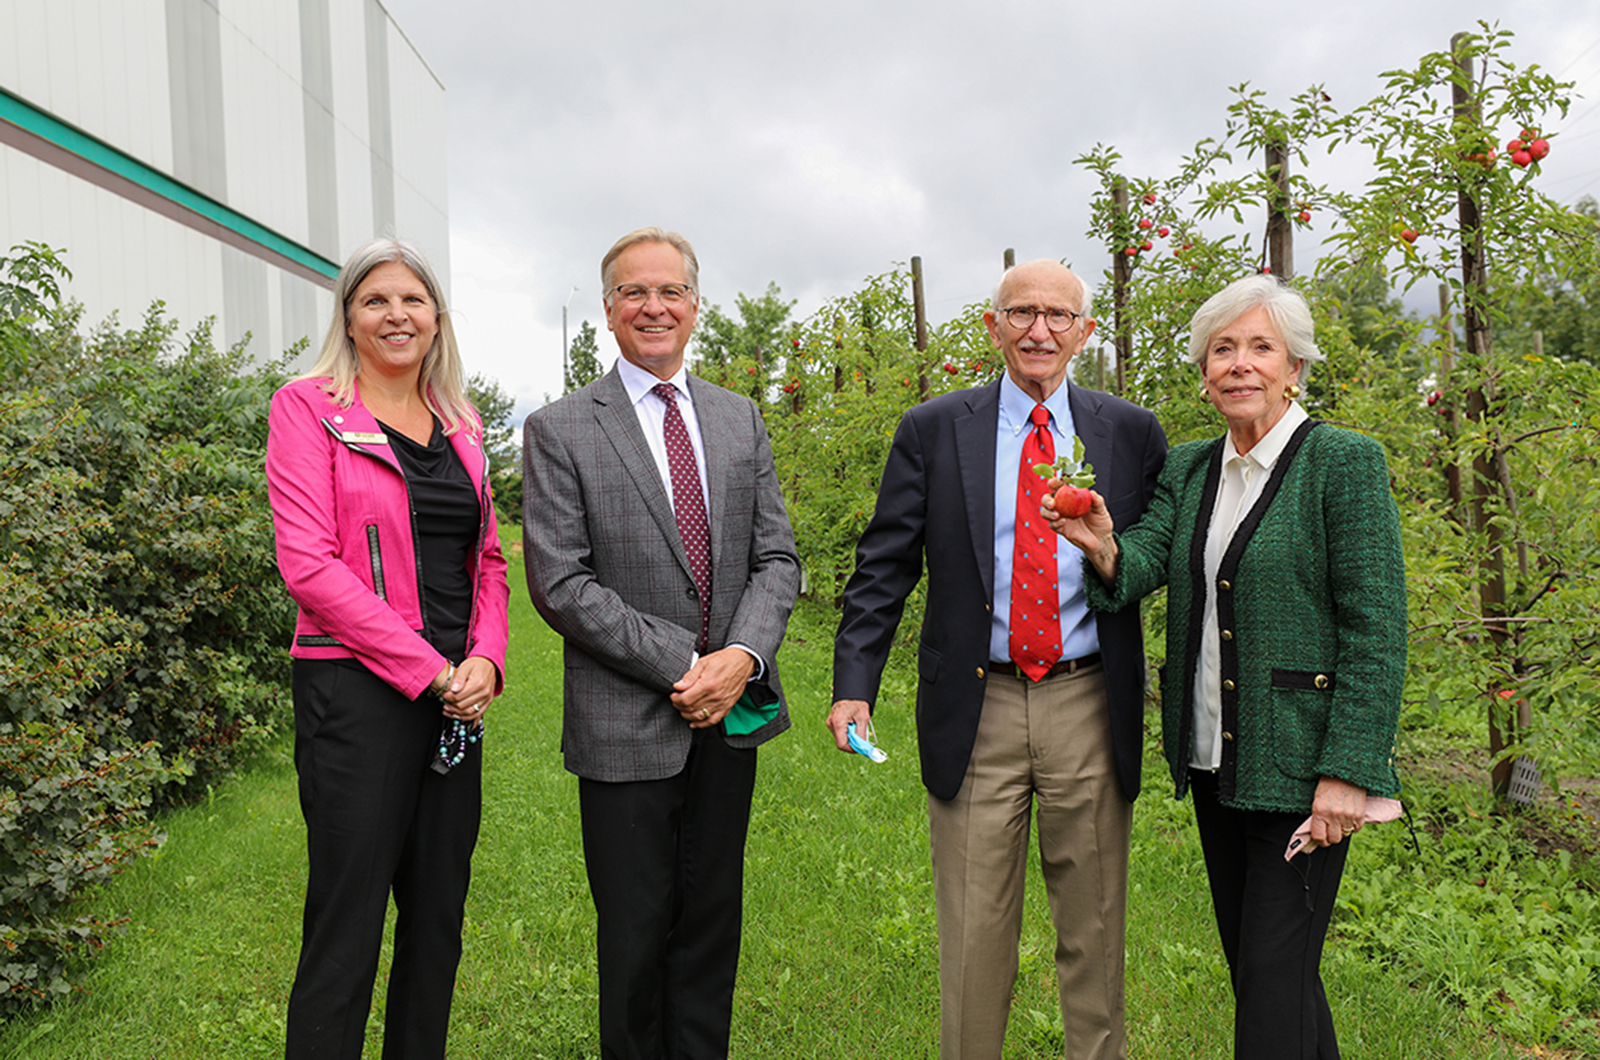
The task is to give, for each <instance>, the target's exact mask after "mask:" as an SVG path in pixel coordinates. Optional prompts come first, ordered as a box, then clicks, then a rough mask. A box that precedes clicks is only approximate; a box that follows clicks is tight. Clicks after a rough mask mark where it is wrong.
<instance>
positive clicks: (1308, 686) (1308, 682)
mask: <svg viewBox="0 0 1600 1060" xmlns="http://www.w3.org/2000/svg"><path fill="white" fill-rule="evenodd" d="M1334 683H1335V681H1334V675H1333V674H1332V673H1330V672H1328V671H1326V670H1285V669H1280V668H1278V667H1273V669H1272V691H1271V697H1272V727H1273V734H1272V743H1273V753H1274V756H1275V758H1276V759H1277V763H1278V770H1279V772H1281V773H1283V774H1285V775H1286V776H1291V777H1296V778H1299V779H1302V780H1309V779H1312V778H1313V777H1315V775H1316V773H1317V760H1318V759H1319V758H1320V757H1321V756H1322V746H1323V744H1324V742H1325V741H1326V738H1327V734H1328V715H1329V713H1330V712H1331V711H1332V709H1333V687H1334Z"/></svg>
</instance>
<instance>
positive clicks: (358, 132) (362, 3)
mask: <svg viewBox="0 0 1600 1060" xmlns="http://www.w3.org/2000/svg"><path fill="white" fill-rule="evenodd" d="M0 90H3V92H4V94H5V95H6V96H8V97H10V98H9V99H3V98H0V105H4V106H9V107H10V108H11V112H12V113H13V115H15V114H16V113H17V112H19V111H20V112H21V113H22V114H23V115H24V116H25V117H34V118H38V117H39V116H43V118H42V119H40V121H43V122H44V123H46V124H48V121H49V120H50V119H53V120H54V121H56V122H60V123H62V124H64V125H65V126H68V127H70V129H71V130H75V131H76V132H80V133H83V134H86V135H87V136H88V137H90V138H92V139H93V140H95V141H99V145H105V146H107V147H109V148H111V149H113V152H112V153H120V155H121V156H124V157H125V158H126V159H127V160H129V161H130V164H128V165H123V164H120V163H119V162H118V161H117V160H116V159H113V163H112V168H113V169H119V170H121V171H123V172H127V171H130V170H137V169H138V168H139V166H140V165H141V164H142V166H145V167H149V169H150V170H153V171H155V172H156V173H157V174H160V175H165V176H166V177H170V178H172V180H175V181H176V182H177V184H178V185H181V186H182V189H187V190H189V191H192V192H198V193H199V194H200V195H201V196H203V197H204V199H205V200H207V201H208V203H214V204H217V205H218V206H220V207H221V208H222V209H221V210H218V211H213V214H214V215H215V216H214V217H213V218H212V220H210V221H206V220H205V219H204V218H198V215H191V213H190V212H187V211H185V210H183V209H176V210H174V209H171V208H168V207H167V206H166V204H165V203H163V202H157V203H155V205H156V206H158V207H161V208H160V209H152V208H151V194H152V193H150V192H148V191H146V190H141V189H132V191H131V192H130V187H129V186H127V182H125V181H123V182H119V181H117V180H105V179H100V178H101V177H103V175H104V172H105V170H104V164H103V162H102V165H100V166H96V165H95V164H93V163H86V162H83V161H82V159H81V158H80V157H77V156H73V155H70V154H69V156H68V157H66V158H65V160H64V161H63V158H62V157H61V156H62V152H60V151H59V150H55V151H51V150H41V149H40V145H39V144H38V143H36V142H34V141H33V140H32V139H30V136H29V135H28V134H26V133H21V134H19V133H17V132H16V129H15V128H14V127H12V126H11V125H8V124H7V123H5V122H4V121H3V118H4V113H5V112H4V111H0V254H3V253H6V252H7V248H9V247H11V246H12V245H14V244H16V243H20V242H22V241H23V240H36V241H39V242H43V243H48V244H49V245H51V246H54V247H58V248H64V249H65V250H66V260H67V263H68V265H69V266H70V267H71V269H72V271H73V277H74V278H73V281H72V283H71V285H70V286H69V292H70V294H71V296H72V297H74V298H76V299H77V300H79V301H80V302H82V303H83V304H84V306H85V308H86V309H87V311H88V316H89V319H90V320H92V321H97V320H100V319H103V318H104V317H106V316H107V315H109V314H111V313H116V314H118V315H119V317H120V318H121V320H122V322H123V324H124V325H129V324H132V323H134V322H136V321H137V320H138V319H140V318H141V317H142V316H143V315H144V313H145V312H146V310H147V309H148V307H149V306H150V304H151V303H152V302H154V301H156V300H158V299H159V300H162V301H164V302H165V303H166V305H167V309H168V312H169V313H170V314H171V315H173V316H174V317H176V318H177V319H178V320H179V321H180V322H181V323H182V325H183V326H184V328H185V329H187V328H189V327H192V326H193V325H194V324H195V323H196V322H197V321H199V320H201V319H202V318H204V317H208V316H213V317H216V318H217V327H216V334H217V337H218V338H219V339H222V340H224V341H227V342H229V343H231V342H235V341H238V340H239V339H240V338H242V337H243V336H244V335H245V333H246V332H249V333H251V334H252V335H253V339H252V341H251V345H250V349H251V352H252V353H253V354H254V355H256V356H257V357H269V356H276V355H277V354H279V353H280V352H282V350H284V349H285V348H287V347H288V346H289V345H290V344H291V343H293V342H294V341H295V340H296V339H298V338H300V337H302V336H305V337H309V338H310V339H311V341H312V343H316V342H318V341H320V339H321V333H322V329H323V328H324V327H325V326H326V323H327V319H328V316H329V314H330V313H331V312H332V308H333V307H332V298H331V295H330V294H329V293H328V291H327V290H326V286H327V284H329V283H330V282H331V281H330V280H329V279H328V278H327V275H328V274H329V273H330V272H331V271H334V270H335V269H336V267H337V265H338V264H339V263H341V262H342V261H343V259H344V257H345V256H346V255H347V254H349V252H350V251H351V250H353V249H354V248H355V247H356V246H358V245H359V244H360V243H362V242H364V241H366V240H367V239H370V238H371V237H372V236H373V235H375V234H391V235H398V236H400V237H401V238H404V239H409V240H411V241H412V242H414V243H416V244H418V245H419V246H420V247H421V248H422V250H423V251H424V253H426V254H427V255H428V257H429V258H430V260H431V261H432V262H433V264H434V267H435V269H436V270H437V271H438V273H439V275H440V277H441V282H443V283H445V284H446V286H447V287H448V284H449V226H448V211H447V183H446V166H445V134H444V90H443V86H441V85H440V84H439V82H438V80H437V79H436V78H435V77H434V76H433V74H432V72H431V71H430V70H429V69H428V67H427V64H426V63H425V62H424V60H423V59H422V57H421V56H420V55H419V54H418V53H417V51H416V49H415V48H414V47H413V46H412V44H411V43H410V41H409V40H407V38H406V37H405V35H404V33H403V32H401V30H400V29H399V27H397V26H396V25H395V24H394V21H393V19H391V18H390V17H389V15H388V13H387V11H385V10H384V8H383V7H382V5H381V3H380V2H379V0H0ZM19 120H20V119H19ZM38 124H39V121H36V122H35V125H38ZM7 133H10V134H11V135H9V136H7V135H5V134H7ZM99 145H96V144H90V145H89V146H90V147H91V148H96V149H98V147H99ZM68 150H69V152H70V151H72V150H75V149H73V148H69V149H68ZM80 153H82V152H81V151H80ZM89 153H91V154H92V153H93V152H92V151H91V152H89ZM83 174H87V176H85V175H83ZM135 179H137V176H135ZM182 189H180V190H182ZM157 194H159V193H157ZM203 205H205V204H203ZM217 217H220V218H221V220H220V222H218V221H217V220H216V218H217ZM175 218H176V219H175ZM197 219H198V220H199V221H200V222H203V223H196V221H197ZM230 219H231V220H230ZM219 224H220V227H219ZM253 226H260V228H261V229H265V230H266V232H265V233H262V232H260V231H259V230H258V229H255V228H254V227H253ZM224 229H226V231H223V230H224ZM219 234H220V235H221V236H222V237H223V238H219ZM285 250H287V252H288V253H289V254H290V255H291V256H292V257H293V258H294V259H295V260H292V261H291V260H289V259H288V258H286V257H285V256H284V251H285Z"/></svg>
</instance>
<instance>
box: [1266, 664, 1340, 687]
mask: <svg viewBox="0 0 1600 1060" xmlns="http://www.w3.org/2000/svg"><path fill="white" fill-rule="evenodd" d="M1272 687H1273V688H1295V689H1301V690H1306V691H1314V692H1332V691H1333V675H1332V674H1330V673H1327V672H1325V671H1322V670H1280V669H1279V668H1278V667H1276V666H1274V667H1273V668H1272Z"/></svg>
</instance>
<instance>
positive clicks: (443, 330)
mask: <svg viewBox="0 0 1600 1060" xmlns="http://www.w3.org/2000/svg"><path fill="white" fill-rule="evenodd" d="M391 261H394V262H399V263H400V264H402V265H404V266H405V267H406V268H408V269H410V270H411V271H412V273H413V274H415V276H416V277H417V279H419V280H421V281H422V285H423V286H424V287H426V288H427V289H428V297H429V298H431V299H432V300H433V309H434V315H435V316H436V317H437V318H438V324H439V332H438V334H437V335H435V336H434V338H433V345H432V346H431V347H429V349H428V352H427V354H426V355H424V356H423V358H422V371H421V373H420V374H419V375H418V377H417V386H418V388H419V389H421V391H422V398H423V401H424V402H426V403H427V406H428V409H429V411H431V412H432V413H433V414H434V415H435V416H438V417H439V419H440V421H441V422H443V424H444V430H445V433H446V434H454V433H455V432H456V431H458V430H460V429H461V428H462V427H465V426H469V425H472V424H475V423H477V421H478V414H477V411H476V410H475V409H474V408H473V407H472V402H471V401H469V400H467V381H466V372H465V371H464V370H463V369H462V367H461V349H460V347H459V346H457V345H456V330H455V327H454V325H452V324H451V323H450V310H449V309H448V308H447V307H446V306H445V304H444V297H443V295H442V294H441V292H440V289H439V281H438V279H437V278H436V277H435V276H434V274H433V268H432V266H430V265H429V264H428V259H427V258H425V257H423V256H422V252H421V251H420V250H418V249H417V248H416V247H413V246H412V245H411V244H409V243H402V242H401V241H400V240H398V239H374V240H372V241H371V242H370V243H364V244H362V245H361V246H359V247H357V248H356V250H355V253H353V254H351V255H350V259H349V260H348V261H346V262H345V263H344V268H342V269H340V270H339V279H338V280H337V281H335V283H334V286H333V297H334V301H335V303H336V306H335V309H334V313H333V319H332V320H330V321H329V322H328V334H327V335H326V336H325V337H324V338H323V340H322V351H321V353H319V354H318V355H317V363H316V364H314V365H312V366H311V370H310V371H308V372H306V374H305V375H304V376H302V377H301V378H304V379H318V378H325V379H327V380H328V383H327V385H326V386H325V387H324V389H326V390H327V391H328V393H329V394H331V395H333V397H334V399H335V400H337V401H338V402H339V403H340V404H342V405H350V404H352V403H353V402H354V401H355V398H356V376H358V375H359V374H361V357H360V355H359V354H357V353H356V344H355V341H354V340H353V339H351V338H350V332H349V327H350V299H352V298H354V297H355V293H356V288H358V287H360V286H361V281H362V280H365V279H366V278H367V274H368V273H370V272H371V271H372V270H373V269H375V268H377V267H378V266H379V265H384V264H387V263H389V262H391Z"/></svg>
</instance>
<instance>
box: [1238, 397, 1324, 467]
mask: <svg viewBox="0 0 1600 1060" xmlns="http://www.w3.org/2000/svg"><path fill="white" fill-rule="evenodd" d="M1310 418H1311V417H1310V416H1309V415H1308V414H1307V413H1306V410H1305V409H1303V408H1301V407H1300V403H1299V402H1298V401H1291V402H1289V407H1288V409H1287V410H1285V412H1284V414H1283V416H1282V417H1281V418H1280V419H1279V420H1278V422H1277V423H1275V424H1273V425H1272V430H1270V431H1268V432H1267V433H1266V436H1265V437H1264V438H1262V439H1261V440H1260V441H1259V442H1257V443H1256V444H1255V445H1252V446H1251V447H1250V451H1249V452H1248V453H1245V454H1244V455H1243V456H1242V457H1241V456H1240V455H1239V450H1237V449H1235V448H1234V447H1233V434H1232V433H1231V432H1230V433H1228V434H1224V435H1223V437H1224V438H1226V439H1227V441H1225V442H1224V443H1223V449H1222V462H1223V463H1224V464H1226V463H1228V462H1230V461H1233V460H1240V459H1243V460H1248V461H1250V462H1251V463H1252V464H1255V465H1256V466H1257V467H1259V468H1262V469H1264V470H1271V469H1272V467H1273V466H1274V465H1275V464H1277V462H1278V457H1280V456H1282V455H1283V447H1284V446H1286V445H1288V444H1289V438H1290V437H1291V436H1292V435H1293V434H1294V432H1295V429H1296V428H1297V427H1299V426H1300V425H1301V424H1302V423H1304V422H1305V421H1306V420H1309V419H1310Z"/></svg>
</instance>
